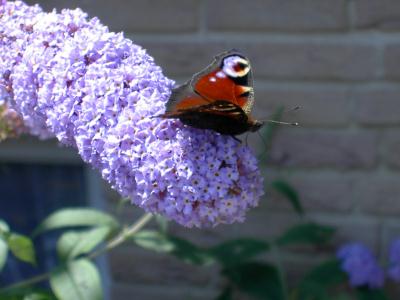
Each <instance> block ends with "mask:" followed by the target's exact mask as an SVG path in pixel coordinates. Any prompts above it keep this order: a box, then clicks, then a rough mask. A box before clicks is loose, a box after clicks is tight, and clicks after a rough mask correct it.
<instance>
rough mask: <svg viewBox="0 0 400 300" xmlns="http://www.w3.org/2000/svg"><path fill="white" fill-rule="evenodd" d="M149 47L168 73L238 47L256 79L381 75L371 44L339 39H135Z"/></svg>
mask: <svg viewBox="0 0 400 300" xmlns="http://www.w3.org/2000/svg"><path fill="white" fill-rule="evenodd" d="M136 42H138V43H139V44H141V45H142V46H144V47H145V48H147V49H148V50H149V52H150V54H151V55H153V56H154V57H155V60H156V62H157V63H158V64H159V65H161V66H162V67H163V68H164V70H165V73H166V74H167V75H168V76H184V77H188V76H190V75H191V74H193V73H194V72H198V71H199V70H200V69H202V68H204V67H205V66H207V65H208V64H209V63H210V62H211V61H212V57H213V56H214V55H216V54H217V53H219V52H222V51H224V50H227V49H231V48H237V49H240V50H242V51H243V53H245V54H246V55H247V56H248V57H249V58H250V60H251V62H252V66H253V69H254V76H255V78H256V79H257V78H268V79H303V80H305V79H307V80H311V79H313V80H367V79H374V78H377V77H378V71H377V68H378V65H379V59H378V55H377V54H378V53H377V49H376V48H375V47H374V46H371V45H365V44H351V43H340V42H322V41H321V42H315V41H313V40H309V41H306V40H303V41H298V42H294V41H291V42H277V41H273V42H272V41H271V42H264V41H257V40H254V41H252V42H246V43H245V42H242V41H240V42H239V41H237V42H234V41H229V40H225V41H224V42H213V41H204V42H200V41H188V40H182V39H176V40H174V41H173V40H166V41H150V40H149V39H145V40H136Z"/></svg>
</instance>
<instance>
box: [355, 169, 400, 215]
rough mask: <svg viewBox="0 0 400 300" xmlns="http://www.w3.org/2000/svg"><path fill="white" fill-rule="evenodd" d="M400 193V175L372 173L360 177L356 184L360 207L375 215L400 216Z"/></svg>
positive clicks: (363, 210) (356, 195) (361, 209)
mask: <svg viewBox="0 0 400 300" xmlns="http://www.w3.org/2000/svg"><path fill="white" fill-rule="evenodd" d="M399 195H400V185H399V175H393V176H390V175H371V176H367V177H365V178H359V180H358V182H357V184H356V185H355V197H356V199H357V203H356V205H357V206H358V209H359V210H360V211H362V212H365V213H369V214H371V215H375V216H377V215H385V216H389V215H391V216H398V215H399V214H400V202H399Z"/></svg>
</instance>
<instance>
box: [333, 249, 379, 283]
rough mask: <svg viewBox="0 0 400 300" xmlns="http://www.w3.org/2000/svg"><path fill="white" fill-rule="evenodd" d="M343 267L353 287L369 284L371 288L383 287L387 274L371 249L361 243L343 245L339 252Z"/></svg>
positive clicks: (338, 256) (338, 255)
mask: <svg viewBox="0 0 400 300" xmlns="http://www.w3.org/2000/svg"><path fill="white" fill-rule="evenodd" d="M337 258H338V259H339V260H340V262H341V268H342V270H343V271H344V272H346V273H347V274H348V276H349V280H350V285H351V286H353V287H361V286H368V287H369V288H371V289H376V288H381V287H383V284H384V281H385V275H384V272H383V270H382V268H381V267H380V266H379V265H378V262H377V261H376V257H375V256H374V255H373V254H372V252H371V250H370V249H369V248H368V247H366V246H365V245H363V244H361V243H350V244H346V245H344V246H342V247H341V248H340V249H339V250H338V252H337Z"/></svg>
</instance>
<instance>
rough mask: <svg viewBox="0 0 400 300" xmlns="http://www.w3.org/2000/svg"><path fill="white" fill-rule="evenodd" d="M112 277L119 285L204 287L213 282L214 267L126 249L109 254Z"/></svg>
mask: <svg viewBox="0 0 400 300" xmlns="http://www.w3.org/2000/svg"><path fill="white" fill-rule="evenodd" d="M109 264H110V269H111V276H112V278H113V280H114V281H116V282H125V283H132V282H135V283H137V284H157V285H170V284H176V285H180V286H187V285H191V286H199V287H201V286H204V285H207V284H209V283H210V281H211V279H212V278H213V274H214V273H215V270H214V269H213V268H214V267H210V268H200V267H196V266H192V265H189V264H186V263H184V262H182V261H180V260H178V259H176V258H175V257H173V256H171V255H168V254H160V253H155V252H154V251H149V250H144V249H141V248H139V247H134V246H125V247H121V248H118V249H116V250H114V251H112V252H110V254H109Z"/></svg>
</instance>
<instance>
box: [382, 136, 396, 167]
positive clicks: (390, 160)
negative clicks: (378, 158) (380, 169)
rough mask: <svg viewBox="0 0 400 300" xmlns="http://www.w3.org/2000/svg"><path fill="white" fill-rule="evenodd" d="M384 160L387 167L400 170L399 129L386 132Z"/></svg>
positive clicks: (384, 137)
mask: <svg viewBox="0 0 400 300" xmlns="http://www.w3.org/2000/svg"><path fill="white" fill-rule="evenodd" d="M382 140H383V148H384V150H383V155H382V159H383V160H384V161H385V162H386V164H387V165H389V166H390V167H394V168H400V132H399V129H393V130H386V131H385V132H384V133H383V139H382Z"/></svg>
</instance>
